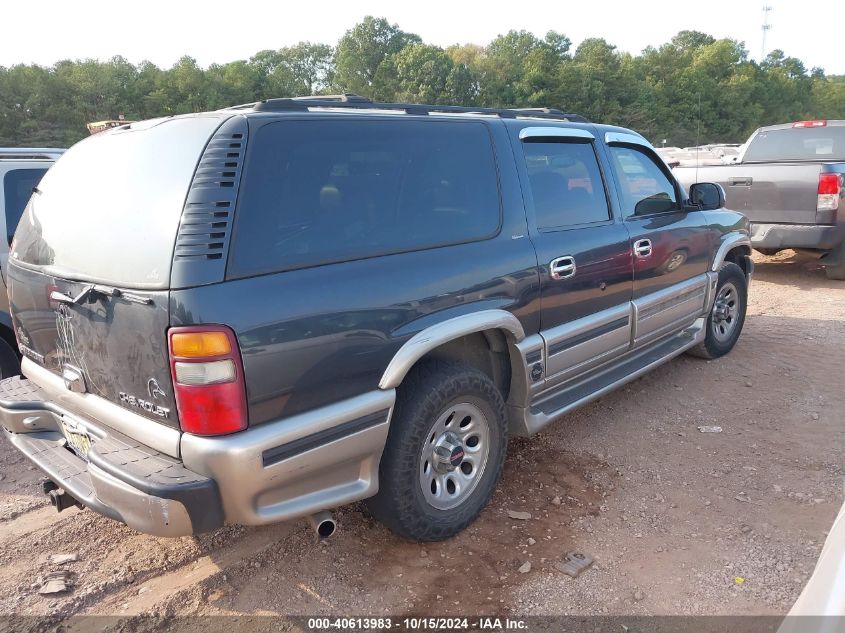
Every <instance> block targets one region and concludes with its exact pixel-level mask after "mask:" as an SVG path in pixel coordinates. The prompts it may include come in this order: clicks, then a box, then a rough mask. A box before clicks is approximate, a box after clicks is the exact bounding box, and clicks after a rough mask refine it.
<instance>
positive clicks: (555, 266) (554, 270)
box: [549, 255, 575, 279]
mask: <svg viewBox="0 0 845 633" xmlns="http://www.w3.org/2000/svg"><path fill="white" fill-rule="evenodd" d="M549 274H550V275H551V276H552V279H567V278H569V277H572V275H574V274H575V258H574V257H572V256H571V255H564V256H563V257H557V258H555V259H553V260H552V261H551V263H549Z"/></svg>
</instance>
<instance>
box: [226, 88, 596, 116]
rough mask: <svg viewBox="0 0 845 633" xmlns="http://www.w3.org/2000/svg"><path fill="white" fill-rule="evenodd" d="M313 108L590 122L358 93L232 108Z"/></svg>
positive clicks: (547, 112) (544, 111) (546, 111)
mask: <svg viewBox="0 0 845 633" xmlns="http://www.w3.org/2000/svg"><path fill="white" fill-rule="evenodd" d="M309 108H349V109H352V110H356V109H357V110H391V111H398V112H404V113H406V114H487V115H494V116H499V117H501V118H503V119H515V118H518V117H536V118H542V119H558V120H564V121H570V122H572V123H589V120H587V119H586V118H585V117H583V116H581V115H580V114H575V113H570V112H563V111H562V110H556V109H553V108H473V107H466V106H453V105H427V104H422V103H384V102H381V101H371V100H370V99H367V98H366V97H362V96H360V95H355V94H348V93H347V94H342V95H326V96H322V95H315V96H312V97H290V98H281V99H265V100H264V101H258V102H256V103H247V104H243V105H240V106H234V107H233V108H230V109H252V110H255V111H256V112H307V111H308V110H309Z"/></svg>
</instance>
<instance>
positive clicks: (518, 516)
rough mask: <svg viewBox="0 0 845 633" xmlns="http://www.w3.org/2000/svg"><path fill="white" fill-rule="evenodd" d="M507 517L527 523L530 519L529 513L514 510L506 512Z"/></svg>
mask: <svg viewBox="0 0 845 633" xmlns="http://www.w3.org/2000/svg"><path fill="white" fill-rule="evenodd" d="M508 516H509V517H510V518H512V519H519V520H520V521H527V520H528V519H530V518H531V513H530V512H517V511H516V510H508Z"/></svg>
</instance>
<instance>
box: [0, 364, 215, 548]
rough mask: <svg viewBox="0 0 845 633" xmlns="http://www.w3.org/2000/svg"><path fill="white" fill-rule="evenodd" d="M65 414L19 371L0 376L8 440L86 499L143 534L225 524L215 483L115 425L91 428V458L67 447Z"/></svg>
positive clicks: (0, 410)
mask: <svg viewBox="0 0 845 633" xmlns="http://www.w3.org/2000/svg"><path fill="white" fill-rule="evenodd" d="M66 413H67V412H64V411H62V410H61V408H59V407H57V406H56V405H55V404H54V403H52V402H49V401H47V400H45V399H44V394H43V392H42V390H41V389H40V388H39V387H38V386H37V385H35V384H33V383H32V382H31V381H29V380H27V379H26V378H22V377H20V376H15V377H13V378H7V379H5V380H2V381H0V422H2V425H3V427H4V431H5V433H6V435H7V437H8V438H9V440H10V441H11V442H12V444H13V445H14V446H15V447H16V448H17V449H18V450H20V451H21V452H22V453H23V454H24V455H25V456H26V457H27V458H28V459H29V460H30V461H31V462H32V463H33V464H35V465H36V466H37V467H38V468H39V469H40V470H42V471H43V472H44V473H45V474H46V475H47V476H48V477H49V478H50V479H51V480H53V482H54V483H56V484H57V485H58V486H60V487H62V488H64V489H65V490H66V491H67V492H68V493H70V494H71V495H72V496H73V497H74V498H76V499H77V500H78V501H79V502H80V503H82V504H83V505H85V506H87V507H89V508H91V509H92V510H94V511H96V512H99V513H100V514H103V515H105V516H108V517H110V518H112V519H115V520H118V521H122V522H124V523H126V524H127V525H129V526H130V527H133V528H135V529H137V530H140V531H142V532H146V533H148V534H154V535H157V536H184V535H188V534H195V533H199V532H207V531H209V530H213V529H215V528H217V527H220V526H221V525H223V509H222V504H221V502H220V495H219V492H218V488H217V484H216V483H215V481H214V480H213V479H210V478H207V477H204V476H202V475H198V474H196V473H194V472H192V471H190V470H188V469H187V468H185V467H184V465H183V464H182V463H181V462H180V461H178V460H176V459H173V458H172V457H169V456H167V455H164V454H163V453H160V452H158V451H155V450H154V449H151V448H149V447H148V446H144V445H142V444H140V443H138V442H136V441H134V440H132V439H130V438H128V437H125V436H123V435H121V434H119V433H117V432H115V431H111V430H109V432H108V433H107V434H103V435H102V436H95V434H92V443H91V449H90V451H89V452H88V455H87V457H88V461H86V460H84V459H82V458H81V457H79V456H78V455H76V454H75V453H74V452H72V451H71V450H70V448H68V446H67V442H66V440H65V438H64V435H63V434H62V432H61V428H60V419H61V417H62V415H65V414H66Z"/></svg>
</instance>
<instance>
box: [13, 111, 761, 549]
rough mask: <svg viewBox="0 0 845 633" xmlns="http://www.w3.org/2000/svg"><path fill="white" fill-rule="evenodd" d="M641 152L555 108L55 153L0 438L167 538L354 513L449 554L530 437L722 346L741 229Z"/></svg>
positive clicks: (252, 127) (254, 115)
mask: <svg viewBox="0 0 845 633" xmlns="http://www.w3.org/2000/svg"><path fill="white" fill-rule="evenodd" d="M723 207H724V192H723V191H722V190H721V188H720V187H718V186H717V185H713V184H697V185H695V186H694V187H692V188H691V191H690V198H687V197H686V195H685V193H684V191H683V189H682V188H681V187H680V186H679V184H678V183H677V182H676V181H675V180H674V178H673V177H672V175H671V172H670V171H669V169H668V168H667V167H666V165H665V164H664V163H663V161H661V160H660V158H659V157H658V156H657V155H656V154H655V152H654V150H653V148H652V147H651V145H649V143H648V142H647V141H646V140H645V139H644V138H643V137H642V136H640V135H638V134H635V133H633V132H631V131H628V130H625V129H621V128H618V127H611V126H606V125H594V124H591V123H589V122H587V121H586V120H584V119H583V118H581V117H579V116H577V115H567V114H564V113H562V112H558V111H550V110H484V109H479V110H472V109H465V108H457V107H439V106H419V105H410V104H380V103H372V102H369V101H366V100H364V99H362V98H360V97H352V96H343V97H338V98H322V99H317V98H306V99H272V100H268V101H264V102H259V103H255V104H250V105H247V106H240V107H236V108H231V109H228V110H223V111H219V112H212V113H206V114H197V115H186V116H177V117H171V118H166V119H158V120H152V121H145V122H140V123H132V124H130V125H125V126H122V127H120V128H116V129H113V130H110V131H107V132H104V133H102V134H98V135H96V136H94V137H91V138H89V139H87V140H84V141H82V142H80V143H79V144H77V145H76V146H74V147H73V148H71V149H70V150H69V151H68V152H67V153H66V154H65V155H64V157H62V158H61V159H60V160H59V161H58V162H57V163H56V165H55V167H54V168H53V169H52V170H51V171H50V172H49V173H48V174H47V175H46V176H45V178H44V180H43V182H42V183H41V184H40V185H39V188H38V190H37V191H36V192H35V193H34V195H33V196H32V198H31V200H30V202H29V205H28V206H27V209H26V211H25V213H24V217H23V219H22V221H21V224H20V226H19V228H18V231H17V233H16V236H15V244H14V246H13V248H12V254H11V257H10V267H9V271H8V278H9V296H10V303H11V309H12V316H13V320H14V325H15V331H16V333H17V336H18V341H19V344H20V349H21V350H22V352H23V354H24V360H23V363H22V366H23V373H24V375H25V376H26V377H25V378H23V377H15V378H10V379H6V380H4V381H2V382H0V420H2V425H3V427H4V428H5V433H6V437H7V438H9V440H10V441H11V443H12V444H13V445H14V446H15V447H17V449H18V450H20V451H21V452H22V453H23V454H24V455H26V456H27V457H28V458H29V460H30V461H32V463H34V464H35V465H36V466H37V467H38V468H40V469H41V470H42V471H43V472H44V473H45V474H46V476H47V477H48V478H49V479H48V480H45V482H44V488H45V491H46V492H48V494H50V496H51V497H52V500H53V502H54V504H55V505H56V506H57V507H58V508H59V509H61V508H63V507H66V506H68V505H73V504H78V505H84V506H87V507H89V508H92V509H94V510H95V511H97V512H100V513H102V514H104V515H106V516H109V517H111V518H113V519H116V520H119V521H123V522H125V523H127V524H128V525H130V526H132V527H133V528H136V529H138V530H142V531H144V532H148V533H151V534H156V535H161V536H178V535H185V534H192V533H197V532H202V531H207V530H212V529H214V528H216V527H218V526H220V525H222V524H224V523H239V524H250V525H256V524H265V523H270V522H274V521H280V520H285V519H290V518H293V517H304V516H310V517H314V516H315V515H316V516H318V517H321V519H320V521H319V523H318V531H319V532H320V533H321V534H323V535H326V534H328V533H330V532H331V531H332V530H333V529H334V524H333V522H332V520H331V518H330V515H329V514H328V512H327V511H328V510H329V509H331V508H334V507H336V506H339V505H341V504H346V503H350V502H352V501H356V500H359V499H366V500H367V501H366V503H367V505H368V507H369V509H370V511H371V512H372V514H373V515H374V516H375V517H377V518H378V519H380V520H381V521H382V522H384V523H385V524H386V525H387V526H388V527H390V528H391V529H392V530H394V531H395V532H397V533H399V534H401V535H403V536H406V537H409V538H412V539H419V540H435V539H442V538H446V537H448V536H450V535H453V534H455V533H456V532H457V531H458V530H460V529H462V528H463V527H465V526H466V525H467V524H468V523H470V522H471V521H472V520H473V519H474V518H475V517H476V516H477V515H478V513H479V512H480V511H481V510H482V509H483V508H484V506H485V505H486V504H487V503H488V501H489V500H490V497H491V495H492V493H493V490H494V488H495V484H496V482H497V480H498V478H499V476H500V473H501V471H502V463H503V461H504V457H505V449H506V445H507V438H508V436H509V435H531V434H532V433H535V432H537V431H538V430H540V429H541V428H543V427H544V426H545V425H546V424H548V423H549V422H552V421H553V420H555V419H557V418H559V417H561V416H562V415H563V414H565V413H566V412H568V411H571V410H572V409H574V408H575V407H578V406H580V405H582V404H584V403H586V402H588V401H590V400H592V399H594V398H596V397H598V396H600V395H602V394H604V393H606V392H607V391H609V390H611V389H613V388H615V387H617V386H619V385H621V384H624V383H626V382H628V381H630V380H633V379H635V378H636V377H638V376H640V375H641V374H643V373H644V372H646V371H648V370H650V369H652V368H653V367H655V366H657V365H659V364H661V363H664V362H666V361H667V360H669V359H671V358H672V357H674V356H676V355H678V354H681V353H682V352H684V351H694V352H696V353H698V354H699V355H702V356H706V357H709V358H714V357H717V356H721V355H722V354H725V353H727V352H728V351H729V350H730V349H731V348H732V347H733V345H734V343H735V342H736V340H737V338H738V337H739V334H740V331H741V329H742V325H743V321H744V318H745V308H746V293H747V284H748V282H749V280H750V277H751V274H752V262H751V260H750V258H749V255H750V242H749V234H748V224H747V221H746V219H745V218H744V217H743V216H742V215H740V214H739V213H735V212H732V211H728V210H725V209H724V208H723Z"/></svg>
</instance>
